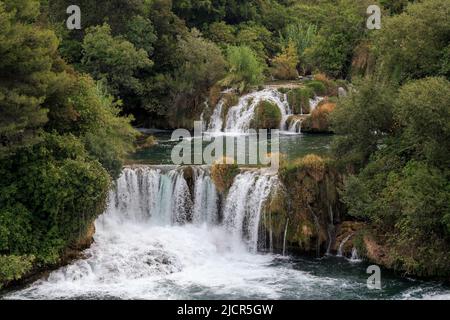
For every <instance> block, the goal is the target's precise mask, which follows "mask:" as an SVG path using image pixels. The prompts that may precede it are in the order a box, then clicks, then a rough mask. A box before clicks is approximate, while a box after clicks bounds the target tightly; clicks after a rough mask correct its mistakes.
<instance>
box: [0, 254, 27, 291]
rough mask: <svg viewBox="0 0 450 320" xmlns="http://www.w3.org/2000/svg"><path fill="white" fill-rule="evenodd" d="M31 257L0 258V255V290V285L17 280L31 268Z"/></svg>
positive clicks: (0, 286)
mask: <svg viewBox="0 0 450 320" xmlns="http://www.w3.org/2000/svg"><path fill="white" fill-rule="evenodd" d="M33 261H34V257H33V256H1V255H0V289H1V288H2V284H5V283H8V282H9V281H13V280H19V279H20V278H22V277H23V276H24V275H25V274H27V273H28V272H29V271H30V270H31V268H32V267H33Z"/></svg>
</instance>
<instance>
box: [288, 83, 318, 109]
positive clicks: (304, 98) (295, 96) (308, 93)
mask: <svg viewBox="0 0 450 320" xmlns="http://www.w3.org/2000/svg"><path fill="white" fill-rule="evenodd" d="M287 98H288V103H289V105H290V107H291V108H292V110H293V112H294V114H309V113H310V111H311V106H310V102H309V100H310V99H312V98H314V91H313V90H312V89H311V88H296V89H292V90H290V91H289V92H288V94H287Z"/></svg>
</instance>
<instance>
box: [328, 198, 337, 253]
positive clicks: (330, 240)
mask: <svg viewBox="0 0 450 320" xmlns="http://www.w3.org/2000/svg"><path fill="white" fill-rule="evenodd" d="M328 212H329V214H330V222H329V223H328V227H327V233H328V246H327V252H326V255H330V254H331V247H332V245H333V242H334V241H335V236H336V235H335V231H336V230H335V227H334V212H333V207H332V206H331V204H330V205H329V206H328Z"/></svg>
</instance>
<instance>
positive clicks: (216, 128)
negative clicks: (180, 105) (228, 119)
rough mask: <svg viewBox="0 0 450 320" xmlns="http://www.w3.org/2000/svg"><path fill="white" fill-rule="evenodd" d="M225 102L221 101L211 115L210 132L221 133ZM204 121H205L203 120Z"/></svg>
mask: <svg viewBox="0 0 450 320" xmlns="http://www.w3.org/2000/svg"><path fill="white" fill-rule="evenodd" d="M224 103H225V101H224V100H223V99H221V100H220V101H219V103H218V104H217V106H216V107H215V108H214V112H213V114H212V115H211V118H210V120H209V125H208V132H221V131H222V129H223V117H222V113H223V105H224ZM202 121H203V120H202Z"/></svg>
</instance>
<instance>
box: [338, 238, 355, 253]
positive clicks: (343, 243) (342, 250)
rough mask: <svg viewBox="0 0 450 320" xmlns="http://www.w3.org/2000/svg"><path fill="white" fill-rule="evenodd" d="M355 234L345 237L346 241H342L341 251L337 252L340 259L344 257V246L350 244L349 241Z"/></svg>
mask: <svg viewBox="0 0 450 320" xmlns="http://www.w3.org/2000/svg"><path fill="white" fill-rule="evenodd" d="M353 235H354V234H353V233H351V234H349V235H348V236H347V237H345V239H344V240H342V242H341V244H340V245H339V249H338V252H337V256H338V257H343V256H344V246H345V244H346V243H347V242H348V240H350V238H351V237H353Z"/></svg>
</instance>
